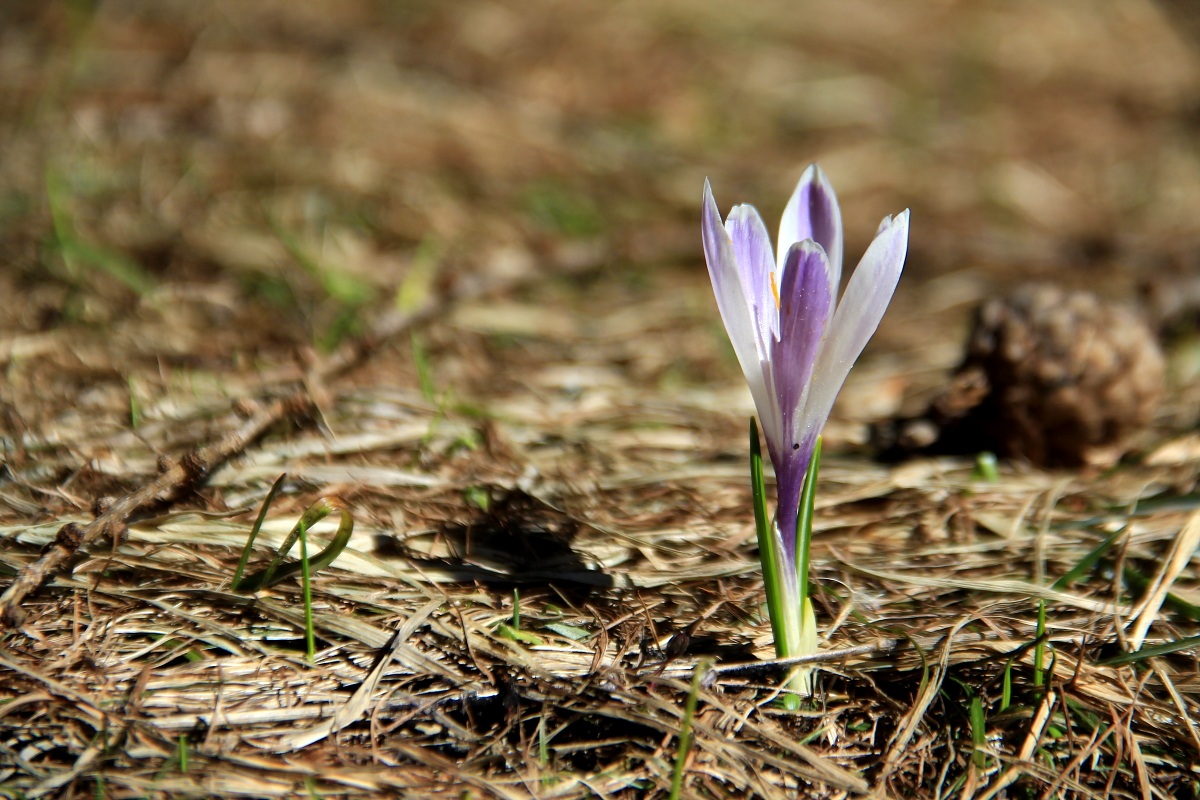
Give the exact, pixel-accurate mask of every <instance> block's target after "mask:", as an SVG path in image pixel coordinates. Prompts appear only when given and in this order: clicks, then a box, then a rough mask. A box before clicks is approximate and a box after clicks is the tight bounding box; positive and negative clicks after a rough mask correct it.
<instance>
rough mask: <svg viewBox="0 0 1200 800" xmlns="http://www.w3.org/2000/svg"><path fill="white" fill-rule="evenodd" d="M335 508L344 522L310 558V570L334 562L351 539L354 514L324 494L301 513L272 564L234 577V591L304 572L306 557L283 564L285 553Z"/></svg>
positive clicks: (246, 591)
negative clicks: (238, 577)
mask: <svg viewBox="0 0 1200 800" xmlns="http://www.w3.org/2000/svg"><path fill="white" fill-rule="evenodd" d="M334 512H337V513H338V514H340V515H341V522H339V523H338V529H337V533H335V534H334V537H333V541H331V542H330V543H329V545H328V546H327V547H326V548H325V549H324V550H322V551H321V552H319V553H317V554H316V555H315V556H313V557H312V558H310V559H308V561H307V563H308V569H309V570H311V573H316V572H319V571H321V570H323V569H325V568H326V567H328V566H329V565H330V564H332V563H333V561H334V559H336V558H337V557H338V556H339V555H341V554H342V551H343V550H345V549H346V545H347V544H349V543H350V535H351V534H352V533H353V532H354V517H352V516H351V515H350V509H349V507H348V506H347V505H346V502H345V501H344V500H342V499H341V498H338V497H322V498H321V499H319V500H317V502H315V503H313V504H312V505H311V506H309V507H308V509H307V510H306V511H305V512H304V514H303V516H301V517H300V520H299V521H298V522H297V523H296V525H295V527H293V528H292V532H291V533H289V534H288V536H287V538H286V539H285V540H284V541H283V544H281V545H280V546H279V550H278V552H276V553H275V558H274V559H272V560H271V563H270V565H269V566H268V567H267V568H266V569H264V570H262V571H260V572H256V573H254V574H253V575H251V576H249V577H247V578H244V579H242V580H240V581H235V582H234V584H233V591H235V592H240V593H242V594H249V593H250V592H256V591H258V590H260V589H265V588H267V587H268V586H273V585H275V584H276V583H279V582H280V581H283V580H286V579H288V578H290V577H291V576H293V575H296V574H299V573H301V572H302V571H303V569H304V568H305V567H304V564H305V562H304V560H301V561H297V562H293V563H290V564H282V563H281V562H282V561H283V558H284V556H286V555H287V554H288V551H289V550H291V549H292V546H293V545H294V544H295V543H296V540H297V539H299V538H300V535H301V533H303V532H307V530H308V529H309V528H311V527H312V526H313V525H315V524H316V523H317V522H319V521H320V520H323V519H325V517H327V516H329V515H330V514H332V513H334Z"/></svg>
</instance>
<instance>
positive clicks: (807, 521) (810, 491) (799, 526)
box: [796, 436, 821, 624]
mask: <svg viewBox="0 0 1200 800" xmlns="http://www.w3.org/2000/svg"><path fill="white" fill-rule="evenodd" d="M820 469H821V437H820V436H818V437H817V443H816V446H815V447H813V453H812V457H811V458H809V459H808V472H806V473H805V474H804V486H803V488H802V489H801V490H800V510H799V513H797V514H796V583H797V584H798V585H799V595H800V600H799V605H800V608H801V609H803V608H804V607H805V604H806V603H807V602H808V569H809V564H810V563H811V561H810V560H809V551H811V550H812V524H813V508H814V506H815V504H816V499H817V473H818V472H819V471H820ZM800 619H801V624H803V622H804V615H803V612H801V618H800Z"/></svg>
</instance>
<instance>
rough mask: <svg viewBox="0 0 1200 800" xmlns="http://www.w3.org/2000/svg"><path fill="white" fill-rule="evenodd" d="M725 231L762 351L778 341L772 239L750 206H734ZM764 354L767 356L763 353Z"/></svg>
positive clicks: (755, 211) (777, 312)
mask: <svg viewBox="0 0 1200 800" xmlns="http://www.w3.org/2000/svg"><path fill="white" fill-rule="evenodd" d="M725 230H726V231H728V232H729V238H730V239H731V240H732V241H733V257H734V258H735V259H736V260H737V268H738V273H739V274H740V275H741V278H742V291H743V292H744V293H745V295H746V299H747V300H748V301H749V302H750V313H751V315H752V316H753V317H754V320H755V324H756V325H757V328H758V335H759V337H760V340H759V341H760V343H761V344H762V345H763V346H764V348H766V347H768V346H769V345H770V343H771V342H772V341H773V340H775V339H778V338H779V305H778V304H777V302H776V291H777V289H778V287H772V285H771V284H772V281H773V280H774V273H775V253H774V251H772V250H771V236H770V234H768V233H767V226H766V225H764V224H763V221H762V217H760V216H759V214H758V211H757V210H756V209H755V208H754V206H751V205H740V206H734V207H733V210H732V211H730V212H729V217H728V218H727V219H726V220H725ZM763 352H768V351H767V350H766V349H764V351H763Z"/></svg>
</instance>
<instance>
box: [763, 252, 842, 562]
mask: <svg viewBox="0 0 1200 800" xmlns="http://www.w3.org/2000/svg"><path fill="white" fill-rule="evenodd" d="M780 295H781V306H780V314H781V320H780V326H779V332H780V335H779V341H778V342H777V343H776V344H775V347H774V348H773V352H772V355H771V362H772V369H773V372H774V374H775V392H776V396H777V397H778V398H779V408H780V410H781V411H782V423H783V424H782V425H781V430H780V434H781V436H782V437H783V438H781V439H779V440H777V441H771V440H770V439H768V440H767V443H768V445H769V448H770V450H771V456H772V463H774V464H775V470H776V481H777V482H778V485H779V511H778V522H779V525H780V530H781V532H782V534H783V541H784V543H785V545H787V552H788V553H789V554H790V555H794V546H795V532H796V510H797V508H798V506H799V502H800V488H801V486H802V485H803V483H804V473H805V472H806V471H807V469H808V459H809V457H810V456H811V455H812V450H811V448H809V449H808V450H807V451H806V450H805V448H804V447H803V446H802V444H803V441H804V434H805V433H806V431H805V430H804V419H803V416H802V415H801V413H800V412H801V410H802V409H803V407H804V405H805V397H806V395H807V394H808V393H809V391H810V387H812V386H813V380H812V379H813V371H814V369H815V367H816V363H817V359H818V354H819V353H820V352H821V345H822V342H824V340H825V332H826V327H827V326H828V324H829V317H830V309H831V308H832V306H833V290H832V286H831V284H830V275H829V261H828V259H827V258H826V256H825V250H824V248H822V247H821V245H819V244H817V243H816V242H814V241H812V240H811V239H807V240H805V241H803V242H797V243H796V244H793V245H792V247H791V249H790V250H788V254H787V262H786V266H785V268H784V273H783V291H782V292H781V293H780Z"/></svg>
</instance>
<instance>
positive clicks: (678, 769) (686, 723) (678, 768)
mask: <svg viewBox="0 0 1200 800" xmlns="http://www.w3.org/2000/svg"><path fill="white" fill-rule="evenodd" d="M710 666H711V664H710V662H709V661H707V660H704V661H701V662H700V663H699V664H697V665H696V669H695V670H694V671H693V672H692V686H691V689H690V690H689V691H688V696H687V701H686V703H685V704H684V706H683V723H682V724H681V725H680V726H679V751H678V752H677V753H676V754H675V770H674V771H673V772H672V773H671V793H670V795H668V797H669V798H670V800H679V793H680V792H682V791H683V771H684V766H685V765H686V764H687V757H688V751H690V750H691V749H692V718H693V717H695V716H696V702H697V700H698V699H699V697H700V683H701V681H703V680H704V673H706V672H708V669H709V667H710Z"/></svg>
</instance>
